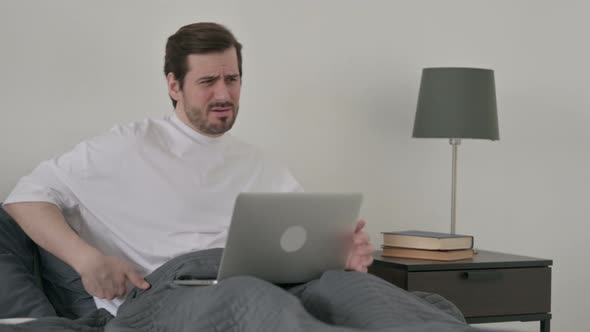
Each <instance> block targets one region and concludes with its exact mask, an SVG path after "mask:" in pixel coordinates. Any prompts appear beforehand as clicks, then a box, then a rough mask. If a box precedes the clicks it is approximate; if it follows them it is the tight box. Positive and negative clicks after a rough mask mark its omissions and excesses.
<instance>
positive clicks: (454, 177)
mask: <svg viewBox="0 0 590 332" xmlns="http://www.w3.org/2000/svg"><path fill="white" fill-rule="evenodd" d="M449 143H450V144H451V145H452V147H453V169H452V172H453V174H452V176H451V234H455V220H456V206H457V148H458V147H459V144H461V139H460V138H451V139H449Z"/></svg>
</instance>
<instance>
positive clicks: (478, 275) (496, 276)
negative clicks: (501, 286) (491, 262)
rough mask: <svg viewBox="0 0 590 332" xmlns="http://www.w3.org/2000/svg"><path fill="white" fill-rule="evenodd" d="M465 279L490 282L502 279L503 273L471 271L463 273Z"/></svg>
mask: <svg viewBox="0 0 590 332" xmlns="http://www.w3.org/2000/svg"><path fill="white" fill-rule="evenodd" d="M463 277H464V278H465V279H467V280H473V281H490V280H500V279H502V273H500V272H498V271H469V272H463Z"/></svg>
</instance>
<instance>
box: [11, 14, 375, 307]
mask: <svg viewBox="0 0 590 332" xmlns="http://www.w3.org/2000/svg"><path fill="white" fill-rule="evenodd" d="M241 48H242V46H241V45H240V43H239V42H238V41H237V40H236V39H235V38H234V36H233V35H232V34H231V33H230V32H229V31H228V30H227V29H225V28H224V27H222V26H220V25H217V24H213V23H197V24H192V25H188V26H185V27H183V28H181V29H180V30H179V31H178V32H177V33H175V34H174V35H172V36H171V37H170V38H169V39H168V43H167V45H166V56H165V64H164V73H165V75H166V80H167V83H168V92H169V95H170V98H171V99H172V103H173V106H174V108H175V109H174V113H173V114H171V115H169V116H166V117H165V118H163V119H158V120H154V119H148V120H144V121H139V122H134V123H131V124H129V125H127V126H123V127H115V128H114V129H112V130H111V131H110V132H108V133H106V134H104V135H102V136H99V137H95V138H93V139H90V140H88V141H84V142H82V143H80V144H78V145H77V146H76V147H75V148H74V149H73V150H71V151H69V152H67V153H65V154H64V155H62V156H59V157H57V158H55V159H52V160H49V161H45V162H43V163H42V164H41V165H40V166H38V167H37V168H36V169H35V170H34V171H33V172H32V174H30V175H28V176H25V177H24V178H22V179H21V180H20V182H19V183H18V184H17V186H16V188H15V189H14V190H13V191H12V193H11V194H10V196H9V197H8V198H7V200H6V201H5V205H4V207H5V209H6V211H7V212H8V213H9V214H10V215H11V216H12V217H13V218H14V219H15V220H16V221H17V223H18V224H19V225H20V226H21V227H22V229H23V230H24V231H25V232H26V233H27V234H28V235H29V236H30V238H31V239H33V240H34V241H35V242H36V243H37V244H38V245H39V246H41V247H42V248H45V249H46V250H47V251H49V252H50V253H52V254H54V255H55V256H57V257H59V258H60V259H61V260H63V261H64V262H66V263H67V264H68V265H70V266H71V267H73V268H74V269H75V270H76V271H77V272H78V273H79V274H80V275H81V277H82V282H83V285H84V288H85V289H86V291H88V293H90V294H91V295H93V296H94V297H95V300H96V304H97V306H98V307H104V308H106V309H108V310H109V311H110V312H112V313H113V314H114V313H115V312H116V310H117V307H118V306H119V305H120V304H121V302H122V297H123V296H124V295H125V294H126V293H127V292H128V290H129V284H128V282H130V284H132V285H133V286H136V287H139V288H142V289H146V288H148V287H149V285H148V283H147V282H146V281H145V280H144V279H143V277H142V275H146V274H149V273H151V272H152V271H154V270H155V269H156V268H157V267H159V266H161V265H162V264H164V263H165V262H166V261H168V260H170V259H171V258H173V257H177V256H179V255H181V254H184V253H187V252H192V251H197V250H203V249H209V248H215V247H223V246H224V243H225V239H226V236H227V229H228V225H229V221H230V219H231V212H232V208H233V207H232V205H233V202H234V201H235V198H236V196H237V195H238V194H239V193H240V192H252V191H267V192H291V191H301V190H302V189H301V187H300V185H299V184H298V183H297V181H296V180H295V179H294V178H293V176H292V175H291V174H290V173H289V171H288V170H287V169H286V168H284V167H283V166H281V165H279V164H277V163H275V162H273V161H272V160H269V159H267V158H266V157H265V156H264V155H263V154H261V153H260V151H258V150H257V149H255V148H254V147H252V146H250V145H247V144H245V143H243V142H241V141H239V140H237V139H236V138H234V137H233V136H231V135H229V134H228V133H227V132H228V131H229V130H230V129H231V128H232V126H233V124H234V122H235V120H236V117H237V115H238V111H239V108H240V107H239V106H240V90H241V83H242V55H241ZM363 226H364V222H362V221H361V222H359V224H358V227H357V232H356V234H355V237H354V241H355V243H356V245H355V246H354V250H353V251H352V252H351V255H350V259H349V262H348V268H350V269H353V270H357V271H366V269H367V266H368V265H369V264H370V263H371V261H372V258H371V251H372V247H371V245H370V244H369V241H368V236H367V234H366V233H364V232H363V231H362V228H363Z"/></svg>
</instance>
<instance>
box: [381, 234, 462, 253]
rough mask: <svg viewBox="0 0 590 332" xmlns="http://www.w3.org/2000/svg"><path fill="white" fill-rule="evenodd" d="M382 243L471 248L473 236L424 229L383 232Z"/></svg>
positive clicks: (392, 245)
mask: <svg viewBox="0 0 590 332" xmlns="http://www.w3.org/2000/svg"><path fill="white" fill-rule="evenodd" d="M383 245H384V246H390V247H399V248H412V249H428V250H458V249H471V248H473V236H471V235H458V234H447V233H435V232H424V231H403V232H384V233H383Z"/></svg>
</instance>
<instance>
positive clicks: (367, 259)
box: [346, 220, 373, 272]
mask: <svg viewBox="0 0 590 332" xmlns="http://www.w3.org/2000/svg"><path fill="white" fill-rule="evenodd" d="M366 224H367V223H366V222H365V221H364V220H359V221H358V222H357V223H356V227H355V230H354V234H353V235H352V247H351V248H350V252H349V254H348V259H347V261H346V269H347V270H354V271H358V272H367V268H368V267H369V266H370V265H371V263H373V255H372V253H373V246H372V245H371V243H370V242H369V234H367V233H366V232H364V231H363V227H365V225H366Z"/></svg>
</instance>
